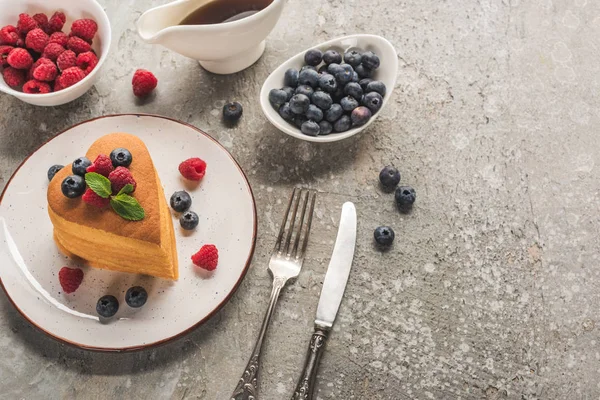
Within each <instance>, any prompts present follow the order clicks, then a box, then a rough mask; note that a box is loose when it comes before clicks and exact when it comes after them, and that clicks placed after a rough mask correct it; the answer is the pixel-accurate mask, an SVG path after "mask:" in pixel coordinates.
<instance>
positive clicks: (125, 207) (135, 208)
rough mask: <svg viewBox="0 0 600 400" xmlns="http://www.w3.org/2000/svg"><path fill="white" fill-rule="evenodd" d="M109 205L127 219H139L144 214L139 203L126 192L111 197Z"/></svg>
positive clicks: (142, 217)
mask: <svg viewBox="0 0 600 400" xmlns="http://www.w3.org/2000/svg"><path fill="white" fill-rule="evenodd" d="M110 205H111V207H112V208H113V210H115V212H116V213H117V214H119V215H120V216H121V218H124V219H127V220H129V221H139V220H142V219H144V217H145V216H146V213H145V212H144V209H143V208H142V206H141V205H140V203H138V201H137V200H136V199H135V198H133V197H131V196H130V195H128V194H124V193H120V194H118V195H116V196H113V197H111V199H110Z"/></svg>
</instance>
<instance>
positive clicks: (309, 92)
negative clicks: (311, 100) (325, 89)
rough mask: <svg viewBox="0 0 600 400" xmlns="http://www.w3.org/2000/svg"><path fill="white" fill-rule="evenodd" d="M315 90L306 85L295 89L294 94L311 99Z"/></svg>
mask: <svg viewBox="0 0 600 400" xmlns="http://www.w3.org/2000/svg"><path fill="white" fill-rule="evenodd" d="M314 92H315V90H314V89H313V88H312V87H310V86H308V85H300V86H298V87H297V88H296V92H295V93H296V94H303V95H305V96H308V97H311V96H312V94H313V93H314Z"/></svg>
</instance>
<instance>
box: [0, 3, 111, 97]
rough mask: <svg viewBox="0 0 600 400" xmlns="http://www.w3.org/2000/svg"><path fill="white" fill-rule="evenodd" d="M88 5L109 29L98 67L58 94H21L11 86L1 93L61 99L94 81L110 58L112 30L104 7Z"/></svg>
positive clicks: (3, 89)
mask: <svg viewBox="0 0 600 400" xmlns="http://www.w3.org/2000/svg"><path fill="white" fill-rule="evenodd" d="M88 3H89V4H90V6H91V7H95V8H96V10H97V11H99V15H100V16H101V18H102V24H103V25H104V26H106V27H107V28H108V30H107V39H108V40H107V43H106V46H104V45H103V46H102V52H101V53H100V57H98V64H96V67H95V68H94V69H93V70H92V72H90V73H89V74H88V75H86V77H85V78H83V79H82V80H80V81H79V82H77V83H76V84H74V85H73V86H69V87H68V88H65V89H63V90H59V91H58V92H50V93H23V92H19V91H18V90H15V89H13V88H11V87H10V86H8V85H6V89H5V88H1V89H0V91H2V92H4V93H6V94H10V95H13V96H15V97H18V98H19V99H42V98H43V99H51V98H53V97H60V96H63V95H65V94H66V93H68V92H72V91H73V90H74V89H76V88H78V87H80V86H83V85H84V84H85V83H86V82H88V81H90V80H92V79H93V78H94V77H95V76H96V74H97V73H98V71H99V70H100V67H102V65H103V64H104V61H105V60H106V57H107V56H108V53H109V50H110V47H111V44H112V28H111V26H110V21H109V19H108V15H106V11H104V8H102V6H101V5H100V4H99V3H98V2H97V1H96V0H88ZM96 22H97V23H98V26H100V23H99V22H98V21H96Z"/></svg>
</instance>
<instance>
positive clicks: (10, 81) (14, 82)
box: [2, 67, 25, 87]
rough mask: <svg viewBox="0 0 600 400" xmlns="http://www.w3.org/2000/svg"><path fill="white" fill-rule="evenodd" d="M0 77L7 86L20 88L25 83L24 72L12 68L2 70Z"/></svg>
mask: <svg viewBox="0 0 600 400" xmlns="http://www.w3.org/2000/svg"><path fill="white" fill-rule="evenodd" d="M2 77H3V78H4V82H6V84H7V85H8V86H12V87H21V85H23V83H24V82H25V71H23V70H22V69H15V68H13V67H6V68H4V69H3V70H2Z"/></svg>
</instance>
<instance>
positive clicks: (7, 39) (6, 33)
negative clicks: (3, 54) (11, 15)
mask: <svg viewBox="0 0 600 400" xmlns="http://www.w3.org/2000/svg"><path fill="white" fill-rule="evenodd" d="M19 39H20V38H19V33H18V32H17V28H15V27H14V26H12V25H6V26H5V27H3V28H2V29H0V43H2V44H8V45H11V46H15V45H16V44H17V42H18V41H19Z"/></svg>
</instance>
